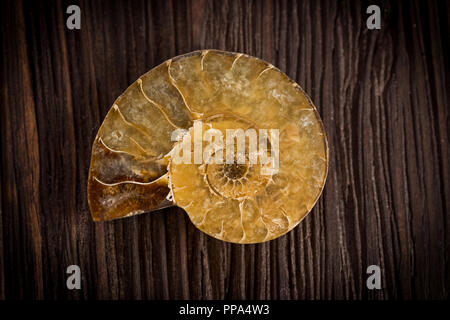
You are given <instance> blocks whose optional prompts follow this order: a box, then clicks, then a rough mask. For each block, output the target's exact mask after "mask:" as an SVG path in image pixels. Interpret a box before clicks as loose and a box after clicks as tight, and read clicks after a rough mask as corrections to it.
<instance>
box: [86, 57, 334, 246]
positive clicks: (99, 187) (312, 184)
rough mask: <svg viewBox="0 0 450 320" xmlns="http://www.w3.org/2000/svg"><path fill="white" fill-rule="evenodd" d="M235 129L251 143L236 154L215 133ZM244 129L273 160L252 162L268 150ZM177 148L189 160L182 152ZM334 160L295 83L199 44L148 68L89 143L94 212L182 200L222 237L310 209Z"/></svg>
mask: <svg viewBox="0 0 450 320" xmlns="http://www.w3.org/2000/svg"><path fill="white" fill-rule="evenodd" d="M196 128H197V129H198V130H197V129H196ZM230 129H232V130H235V132H237V131H238V130H241V131H240V132H244V133H245V139H246V140H245V141H246V146H247V147H246V148H245V150H243V152H241V153H240V156H241V158H240V160H239V161H237V155H238V154H239V153H238V152H236V154H235V155H236V158H235V160H236V161H234V162H233V163H229V162H228V161H226V160H227V159H226V154H227V153H226V145H224V144H223V143H219V141H218V139H217V136H220V135H223V137H226V136H227V133H228V132H229V131H228V130H230ZM175 132H182V133H183V134H179V135H178V136H177V135H175V134H174V133H175ZM211 132H212V133H213V134H211ZM248 132H250V133H256V134H257V135H259V136H261V134H262V133H265V134H266V135H265V141H266V142H267V149H266V150H265V151H267V153H268V155H266V156H268V157H269V159H272V160H273V159H275V158H276V162H277V163H276V167H274V162H273V161H266V162H265V163H263V161H261V162H260V163H255V161H254V160H255V159H256V158H258V156H260V155H261V150H258V149H256V150H252V149H251V148H250V145H251V144H250V143H251V141H250V140H251V138H250V136H251V135H248V134H247V133H248ZM272 132H275V133H276V135H271V133H272ZM174 136H177V137H176V139H174ZM212 136H215V137H216V138H215V139H213V138H212ZM198 137H200V138H202V139H201V140H200V142H198V141H199V140H196V138H198ZM235 138H236V137H235ZM275 138H276V139H275ZM224 139H225V138H224ZM233 141H235V140H233ZM258 141H260V140H258ZM195 143H197V145H196V146H194V145H195ZM258 146H260V145H259V144H258ZM196 147H198V148H201V150H202V155H203V158H202V161H200V162H199V161H193V158H194V157H196V156H195V155H194V150H195V148H196ZM233 148H234V146H233ZM274 150H275V151H276V155H275V154H274ZM180 154H182V157H183V159H191V160H192V161H190V162H189V161H175V159H176V158H175V156H178V158H179V156H180ZM208 159H209V160H211V159H215V160H221V161H215V162H214V161H208ZM252 160H253V161H252ZM327 170H328V147H327V140H326V136H325V133H324V130H323V127H322V123H321V121H320V117H319V115H318V113H317V111H316V109H315V107H314V105H313V104H312V102H311V100H310V99H309V98H308V97H307V96H306V95H305V93H304V92H303V90H302V89H301V88H300V86H299V85H298V84H296V83H295V82H294V81H292V80H291V79H289V78H288V77H287V76H286V75H285V74H284V73H282V72H281V71H280V70H278V69H277V68H275V67H274V66H272V65H271V64H269V63H267V62H264V61H262V60H260V59H257V58H254V57H251V56H248V55H246V54H241V53H231V52H224V51H218V50H204V51H196V52H192V53H188V54H185V55H182V56H178V57H175V58H173V59H170V60H168V61H166V62H164V63H162V64H160V65H159V66H157V67H155V68H153V69H152V70H150V71H149V72H147V73H146V74H144V75H143V76H141V77H140V78H139V79H137V80H136V81H135V82H134V83H133V84H132V85H131V86H130V87H128V89H126V90H125V92H124V93H123V94H122V95H121V96H119V97H118V98H117V99H116V101H115V102H114V104H113V105H112V107H111V109H110V111H109V112H108V114H107V115H106V117H105V119H104V121H103V123H102V125H101V127H100V129H99V131H98V133H97V136H96V138H95V141H94V144H93V147H92V159H91V165H90V170H89V182H88V200H89V206H90V209H91V213H92V217H93V219H94V220H95V221H102V220H111V219H116V218H122V217H127V216H132V215H135V214H138V213H143V212H149V211H154V210H156V209H159V208H163V207H167V206H172V205H176V206H179V207H181V208H183V209H184V210H185V211H186V212H187V214H188V215H189V218H190V219H191V221H192V223H193V224H194V225H195V226H196V227H197V228H199V229H200V230H202V231H203V232H205V233H207V234H209V235H211V236H213V237H215V238H217V239H221V240H224V241H230V242H235V243H257V242H263V241H267V240H271V239H274V238H276V237H279V236H281V235H283V234H285V233H286V232H288V231H289V230H291V229H292V228H294V227H295V226H296V225H297V224H298V223H299V222H300V221H301V220H302V219H303V218H304V217H305V216H306V214H307V213H308V212H309V211H311V209H312V208H313V206H314V204H315V203H316V201H317V199H318V198H319V196H320V194H321V192H322V190H323V187H324V184H325V180H326V176H327Z"/></svg>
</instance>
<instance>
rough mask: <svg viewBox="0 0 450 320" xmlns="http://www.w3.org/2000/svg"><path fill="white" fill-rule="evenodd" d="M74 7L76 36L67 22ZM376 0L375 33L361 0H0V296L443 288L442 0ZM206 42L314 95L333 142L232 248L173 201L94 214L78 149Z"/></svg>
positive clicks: (365, 295)
mask: <svg viewBox="0 0 450 320" xmlns="http://www.w3.org/2000/svg"><path fill="white" fill-rule="evenodd" d="M74 3H77V4H78V5H79V6H80V8H81V12H82V22H81V26H82V27H81V30H68V29H67V28H66V26H65V20H66V18H67V16H68V15H67V14H66V13H65V10H66V8H67V6H68V5H70V4H74ZM377 3H378V4H379V5H380V7H381V9H382V28H381V30H368V29H367V28H366V19H367V17H368V15H367V14H366V13H365V11H366V8H367V6H368V5H370V4H372V3H371V2H370V3H369V2H367V1H362V2H356V1H288V0H280V1H269V0H267V1H244V0H242V1H231V0H228V1H227V0H224V1H212V0H198V1H197V0H185V1H174V0H164V1H151V2H148V1H144V0H142V1H80V2H72V1H70V2H69V1H65V0H64V1H57V2H48V1H42V2H37V1H25V2H23V1H17V2H12V1H8V2H2V4H1V10H0V12H1V13H0V14H1V33H0V37H1V38H0V45H1V52H2V58H1V59H2V60H1V67H0V68H1V72H0V74H1V109H0V115H1V119H0V130H1V131H0V132H1V137H0V149H1V158H0V159H1V162H0V163H1V166H0V179H1V186H0V194H1V202H0V204H1V208H0V299H5V298H6V299H16V298H33V299H44V298H45V299H88V298H102V299H118V298H121V299H127V298H128V299H189V298H191V299H225V298H234V299H390V298H405V299H409V298H429V299H431V298H433V299H448V298H449V292H450V275H449V274H448V270H450V235H449V230H450V217H449V212H450V161H449V159H450V150H449V147H450V143H449V141H450V123H449V119H450V118H449V97H448V93H449V92H450V82H449V79H448V76H449V74H450V72H449V71H450V70H449V60H448V57H449V56H450V52H449V44H450V41H449V32H450V25H449V12H450V4H449V2H445V1H427V2H422V1H399V2H387V1H380V2H377ZM209 48H215V49H222V50H228V51H238V52H245V53H247V54H250V55H254V56H257V57H260V58H263V59H265V60H267V61H268V62H270V63H272V64H274V65H275V66H277V67H279V68H280V69H281V70H282V71H284V72H286V73H287V74H288V75H289V76H290V77H292V78H293V79H295V80H296V81H298V82H299V83H300V85H301V86H302V87H303V88H304V89H305V90H306V92H307V93H308V94H309V95H310V96H311V98H312V100H313V101H314V103H315V104H316V106H317V107H318V110H319V112H320V115H321V117H322V119H323V122H324V126H325V130H326V132H327V135H328V140H329V144H330V170H329V176H328V181H327V184H326V187H325V190H324V193H323V195H322V197H321V199H320V200H319V202H318V203H317V205H316V207H315V208H314V210H313V211H312V212H311V213H310V215H309V216H308V217H307V218H306V219H305V220H304V221H303V222H302V223H301V224H300V225H299V226H298V227H297V228H295V229H294V230H293V231H291V232H290V233H288V234H287V235H285V236H283V237H281V238H279V239H277V240H274V241H271V242H269V243H264V244H258V245H245V246H240V245H232V244H229V243H224V242H221V241H218V240H215V239H212V238H210V237H208V236H206V235H205V234H203V233H201V232H200V231H198V230H197V229H196V228H195V227H193V225H192V224H191V223H190V221H189V219H188V218H187V216H186V214H185V213H184V212H183V210H181V209H177V208H169V209H164V210H160V211H158V212H155V213H150V214H144V215H141V216H137V217H132V218H128V219H123V220H118V221H113V222H107V223H93V222H92V221H91V218H90V213H89V208H88V204H87V194H86V184H87V173H88V169H89V161H90V151H91V145H92V142H93V139H94V137H95V134H96V131H97V130H98V128H99V126H100V123H101V121H102V119H103V117H104V116H105V114H106V112H107V111H108V109H109V107H110V106H111V104H112V102H113V101H114V99H115V98H116V97H117V96H118V95H119V94H120V93H121V92H122V91H123V90H124V89H125V88H126V87H127V86H128V85H129V84H130V83H132V82H133V81H134V80H136V79H137V78H138V77H139V76H140V75H141V74H143V73H144V72H146V71H147V70H149V69H151V68H152V67H154V66H156V65H157V64H159V63H161V62H163V61H164V60H166V59H169V58H171V57H173V56H175V55H178V54H182V53H186V52H189V51H193V50H197V49H209ZM71 264H77V265H79V266H80V267H81V270H82V289H81V290H78V291H77V290H74V291H71V290H67V288H66V276H67V275H66V273H65V270H66V268H67V266H69V265H71ZM372 264H376V265H379V266H380V267H381V270H382V289H381V290H368V289H367V287H366V278H367V275H366V268H367V266H369V265H372Z"/></svg>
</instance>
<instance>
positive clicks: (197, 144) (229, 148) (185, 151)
mask: <svg viewBox="0 0 450 320" xmlns="http://www.w3.org/2000/svg"><path fill="white" fill-rule="evenodd" d="M203 126H204V124H203V122H202V121H200V120H197V121H194V126H193V134H192V135H191V134H190V132H189V131H188V130H186V129H177V130H175V131H173V133H172V137H171V139H172V141H181V143H179V144H177V145H176V146H175V148H174V149H173V150H172V154H171V157H172V160H171V161H173V162H174V163H175V164H181V163H185V164H192V163H194V164H203V163H205V164H213V163H214V164H224V163H226V164H250V165H256V164H259V165H261V174H263V175H272V174H276V173H277V172H278V169H279V162H280V161H279V130H278V129H258V130H256V129H253V128H248V129H246V130H244V129H242V128H237V129H226V130H225V137H224V136H223V133H222V131H220V130H218V129H214V128H209V129H207V130H203ZM192 136H193V141H192ZM192 148H193V150H192Z"/></svg>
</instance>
